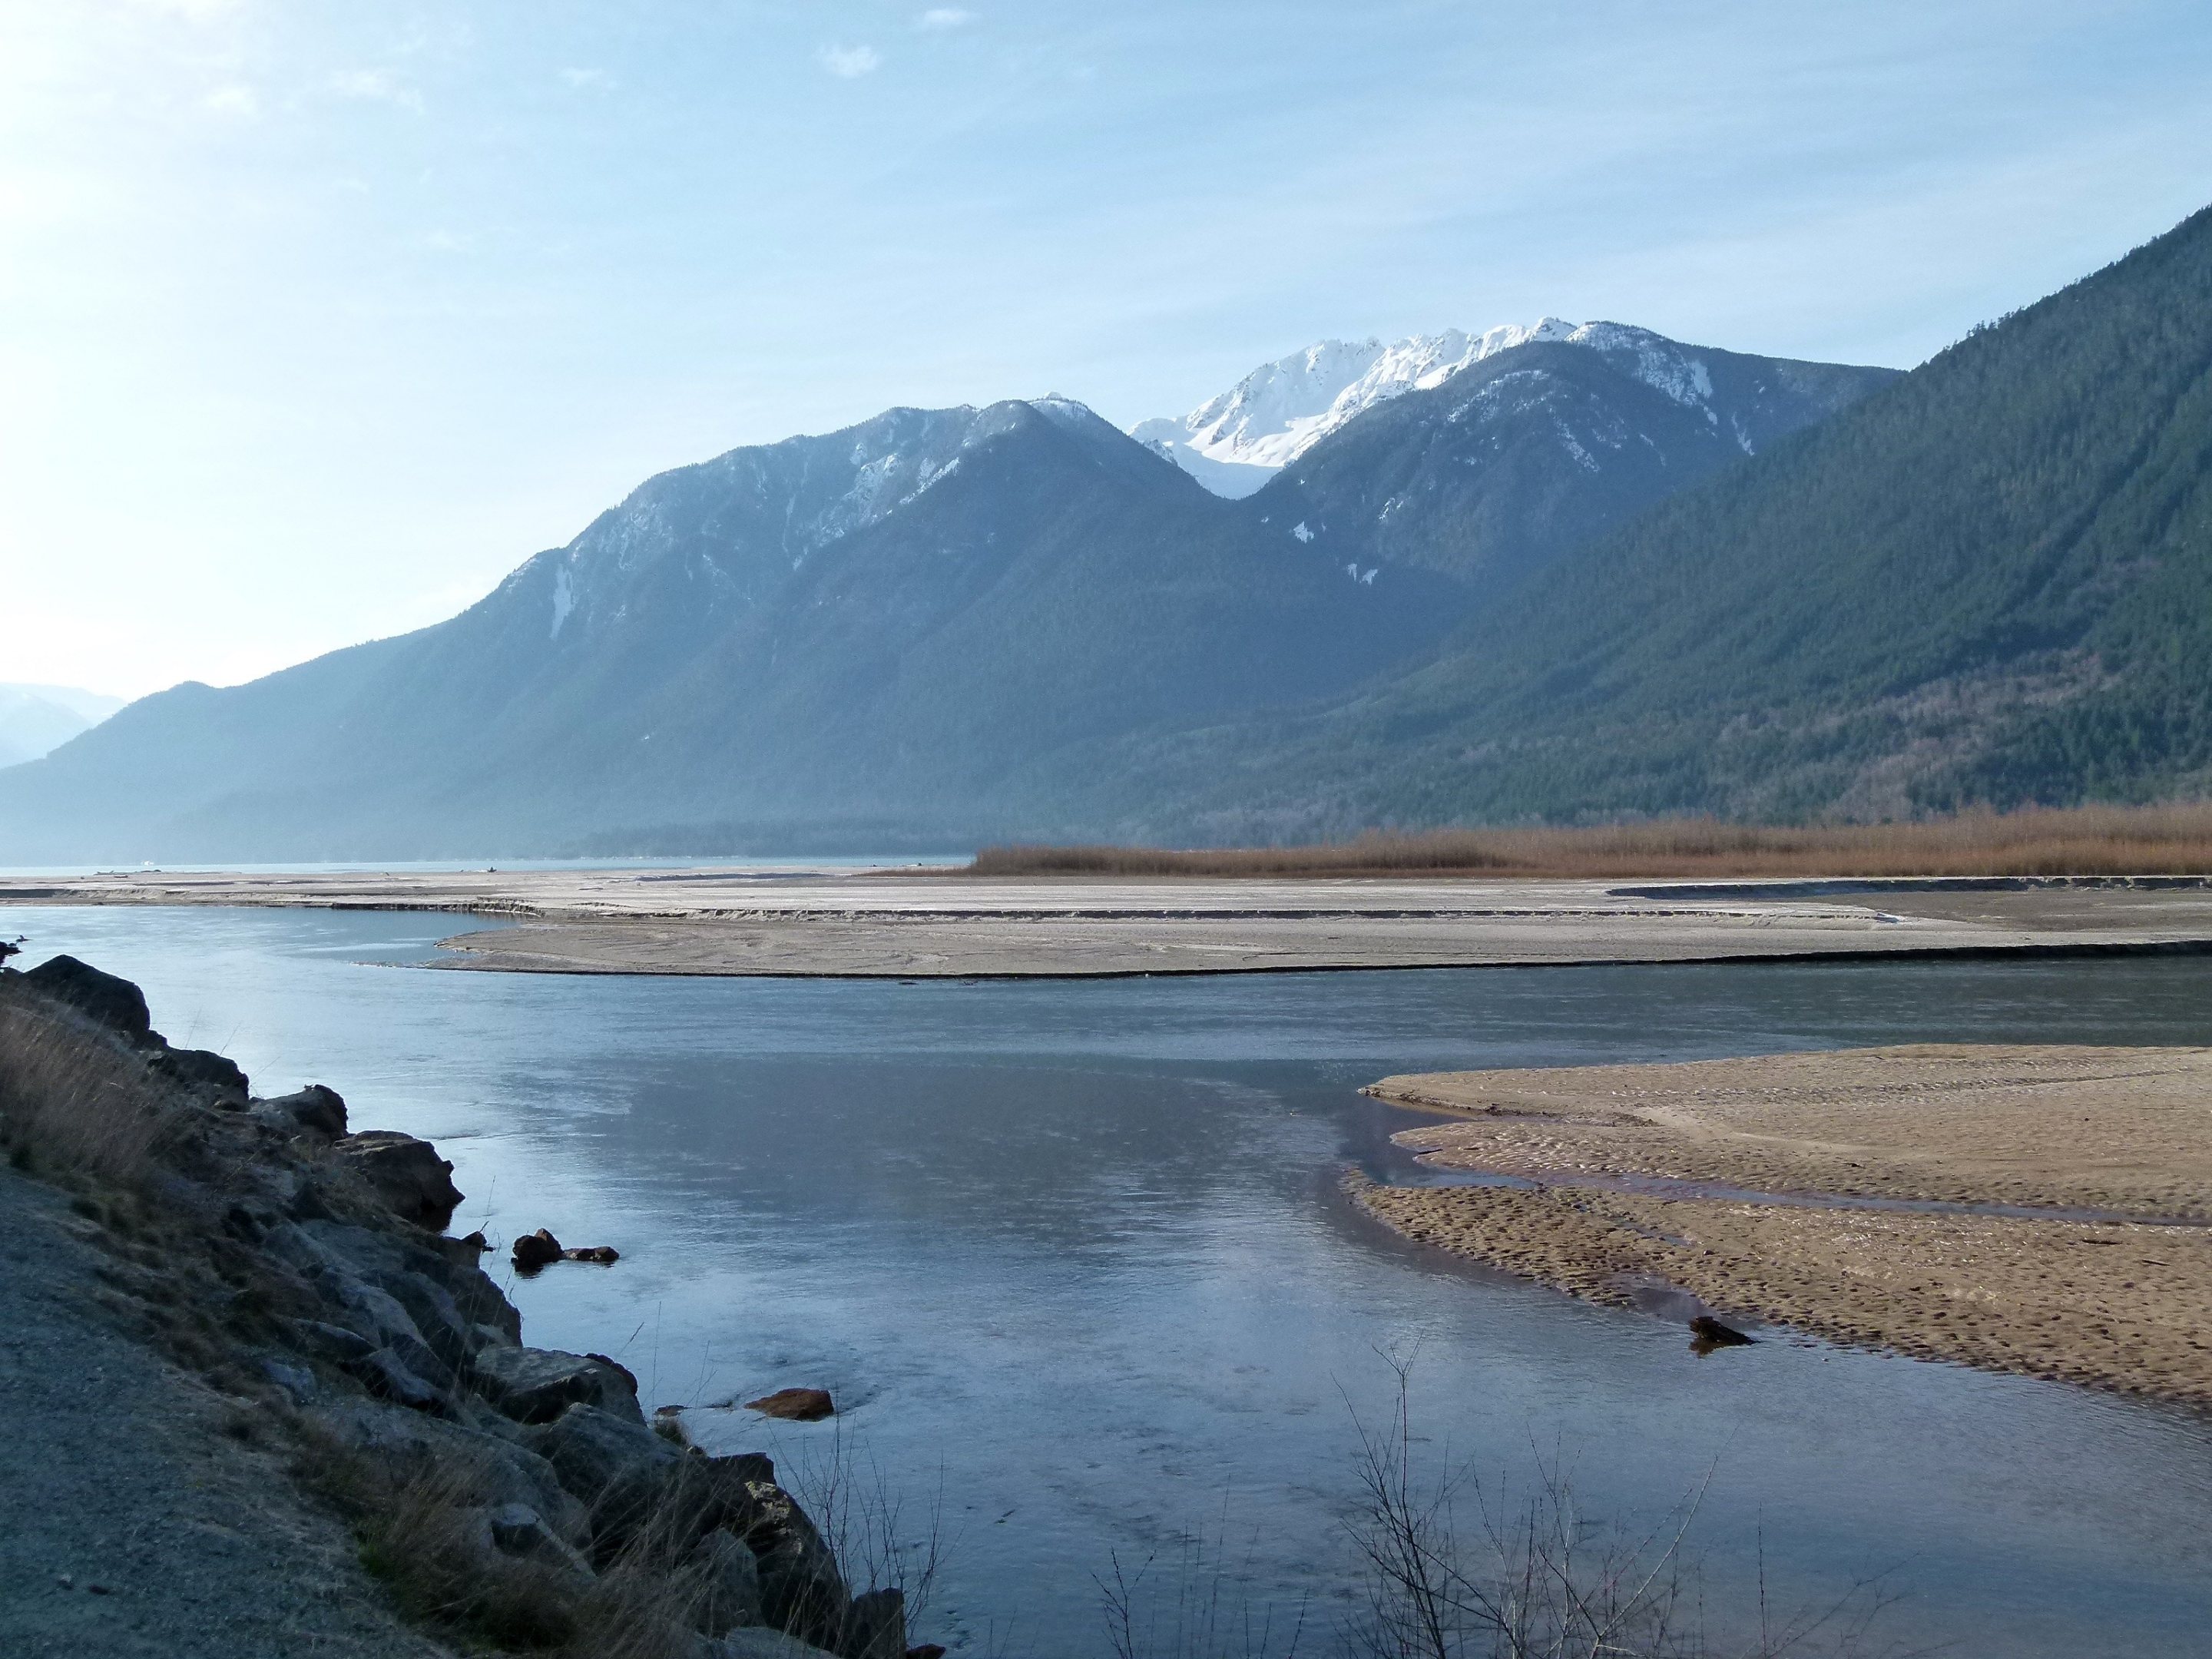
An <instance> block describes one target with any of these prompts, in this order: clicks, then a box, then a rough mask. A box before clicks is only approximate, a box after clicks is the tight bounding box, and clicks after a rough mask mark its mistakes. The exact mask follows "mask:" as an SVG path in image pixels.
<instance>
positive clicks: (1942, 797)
mask: <svg viewBox="0 0 2212 1659" xmlns="http://www.w3.org/2000/svg"><path fill="white" fill-rule="evenodd" d="M1231 757H1233V758H1234V760H1235V762H1236V763H1237V774H1236V778H1235V787H1234V788H1233V789H1225V788H1221V787H1215V786H1214V784H1213V783H1212V780H1213V779H1214V778H1216V777H1217V776H1219V775H1221V767H1222V765H1223V764H1224V763H1225V761H1227V760H1229V759H1230V758H1231ZM1101 763H1102V762H1101V760H1100V758H1099V757H1095V756H1094V757H1089V764H1090V765H1091V766H1092V767H1096V766H1097V765H1099V764H1101ZM1115 764H1117V765H1119V766H1121V767H1123V768H1125V769H1126V768H1134V769H1137V771H1138V773H1139V775H1140V777H1141V782H1139V784H1137V785H1136V786H1135V787H1134V788H1133V792H1132V793H1133V798H1134V799H1148V800H1170V801H1173V802H1174V803H1175V806H1174V811H1175V814H1176V818H1175V821H1174V829H1175V832H1176V833H1178V834H1184V835H1190V834H1197V835H1200V836H1212V837H1218V838H1234V837H1236V836H1238V835H1240V834H1245V833H1252V832H1254V831H1255V830H1265V831H1266V832H1267V833H1269V834H1286V835H1311V834H1316V833H1326V832H1331V831H1336V830H1341V829H1346V828H1350V827H1353V826H1354V825H1356V824H1360V823H1406V824H1436V823H1480V822H1493V823H1494V822H1513V821H1520V820H1525V819H1528V818H1532V817H1541V818H1545V819H1547V820H1552V821H1555V822H1559V821H1565V822H1572V821H1578V820H1579V821H1587V820H1594V819H1605V818H1613V817H1638V816H1643V815H1657V814H1668V813H1681V812H1711V813H1717V814H1720V815H1723V816H1728V817H1741V818H1748V819H1764V820H1790V819H1801V818H1804V817H1814V816H1821V815H1836V816H1843V817H1856V818H1881V817H1902V816H1911V815H1913V814H1916V813H1921V812H1925V811H1948V810H1953V809H1956V808H1958V807H1960V806H1964V805H1974V804H1983V803H1986V804H1990V805H1997V806H2001V807H2013V806H2018V805H2026V804H2031V803H2039V804H2046V805H2063V804H2068V803H2074V802H2080V801H2085V800H2100V799H2109V800H2120V801H2130V800H2145V799H2172V798H2186V797H2197V796H2202V795H2203V794H2204V793H2207V792H2208V790H2209V789H2212V210H2208V211H2207V212H2205V213H2200V214H2198V215H2197V216H2193V217H2192V218H2191V219H2190V220H2188V221H2187V222H2185V223H2184V224H2182V225H2181V226H2180V227H2179V228H2176V229H2175V230H2173V231H2172V232H2170V233H2168V234H2166V235H2165V236H2163V237H2161V238H2160V239H2159V240H2156V241H2154V242H2152V243H2150V244H2148V245H2147V246H2144V247H2143V248H2142V249H2140V250H2138V251H2137V252H2135V253H2133V254H2131V255H2130V256H2129V257H2128V258H2125V259H2123V260H2121V261H2119V262H2118V263H2117V264H2113V265H2111V266H2109V267H2107V268H2106V269H2105V270H2102V271H2100V272H2098V273H2097V274H2096V275H2094V276H2090V277H2087V278H2086V279H2084V280H2082V281H2081V282H2080V283H2075V285H2073V286H2072V287H2070V288H2069V289H2065V290H2064V291H2063V292H2061V293H2059V294H2057V295H2053V296H2052V297H2051V298H2049V299H2047V300H2045V301H2041V302H2040V303H2039V304H2036V305H2034V306H2032V307H2028V308H2027V309H2026V310H2024V311H2021V312H2020V313H2015V315H2012V316H2010V317H2008V318H2006V319H2003V320H2002V321H2001V322H1998V323H1996V324H1994V325H1990V326H1987V327H1984V328H1982V329H1979V330H1978V331H1975V332H1974V333H1973V334H1972V335H1971V336H1970V337H1967V338H1966V339H1965V340H1963V341H1961V342H1960V343H1959V344H1957V345H1955V346H1954V347H1952V348H1951V349H1948V350H1947V351H1945V352H1943V353H1942V354H1941V355H1940V356H1937V357H1936V358H1934V359H1933V360H1931V361H1930V362H1928V363H1927V364H1925V365H1924V366H1923V367H1922V368H1918V369H1916V370H1915V371H1913V372H1912V373H1911V374H1908V375H1906V376H1905V377H1904V378H1903V379H1902V380H1899V382H1898V383H1896V384H1895V385H1893V386H1889V387H1887V389H1886V390H1884V391H1883V392H1880V393H1879V394H1877V395H1875V396H1873V397H1870V398H1866V399H1864V400H1863V401H1862V402H1860V403H1859V404H1857V405H1856V406H1855V407H1853V408H1851V409H1850V410H1847V411H1845V412H1844V413H1842V414H1839V415H1838V416H1836V417H1835V418H1833V419H1832V420H1830V421H1827V422H1824V423H1822V424H1820V426H1818V427H1817V428H1813V429H1810V430H1808V431H1805V432H1803V433H1802V434H1800V435H1797V436H1796V437H1794V438H1792V439H1790V440H1787V441H1784V442H1782V443H1780V444H1778V445H1777V446H1776V447H1774V448H1773V449H1771V450H1770V451H1769V452H1767V453H1765V455H1763V456H1762V457H1761V458H1760V459H1759V460H1758V461H1757V462H1755V463H1752V464H1748V465H1743V466H1741V467H1735V468H1732V469H1729V470H1727V471H1723V472H1721V473H1718V474H1717V475H1716V476H1714V477H1711V479H1710V480H1709V481H1707V482H1706V483H1705V484H1703V485H1702V486H1701V487H1699V488H1697V489H1691V490H1687V491H1685V492H1682V493H1680V494H1678V495H1674V496H1673V497H1671V498H1670V499H1668V501H1664V502H1662V503H1661V504H1660V505H1658V506H1657V507H1654V508H1653V509H1651V510H1650V511H1649V512H1646V513H1642V514H1639V515H1637V516H1635V517H1634V518H1632V519H1631V520H1628V521H1626V523H1625V524H1622V525H1620V526H1618V527H1617V528H1615V529H1613V530H1612V531H1611V532H1607V533H1606V534H1603V535H1600V536H1597V537H1595V538H1591V539H1589V540H1587V541H1585V542H1584V543H1583V544H1582V545H1580V546H1578V547H1577V548H1576V549H1574V550H1571V552H1569V553H1567V554H1565V556H1561V557H1559V558H1558V559H1557V560H1555V561H1553V562H1552V563H1551V564H1550V565H1549V566H1548V567H1547V568H1546V569H1545V570H1544V571H1543V572H1542V573H1541V575H1540V576H1538V577H1536V578H1534V579H1532V580H1529V581H1528V583H1526V584H1525V585H1524V586H1522V587H1521V588H1520V589H1519V590H1518V591H1516V592H1515V593H1513V594H1512V595H1510V597H1509V598H1507V599H1504V601H1502V602H1501V603H1499V604H1498V605H1493V606H1489V607H1486V608H1484V609H1483V610H1482V611H1480V612H1479V613H1476V614H1474V615H1471V616H1470V617H1468V618H1467V619H1466V620H1465V622H1464V623H1462V625H1461V626H1460V627H1459V628H1458V629H1456V630H1455V633H1454V635H1453V636H1452V638H1451V639H1450V640H1449V641H1447V643H1446V645H1445V647H1443V649H1442V650H1441V651H1440V652H1439V653H1437V655H1436V657H1435V658H1434V659H1432V660H1431V661H1429V662H1427V663H1425V664H1422V665H1419V666H1417V667H1416V668H1414V669H1413V670H1412V671H1408V672H1407V673H1405V674H1403V675H1401V676H1398V677H1396V678H1394V679H1393V680H1391V681H1390V682H1389V683H1388V684H1383V685H1382V686H1379V687H1376V688H1370V689H1366V690H1363V691H1362V692H1360V693H1358V694H1356V695H1355V696H1352V697H1350V698H1347V699H1345V700H1342V701H1341V702H1339V703H1337V704H1335V705H1334V706H1332V707H1331V708H1328V709H1326V710H1324V711H1322V712H1320V713H1319V714H1315V715H1312V716H1310V717H1307V718H1292V719H1280V718H1278V719H1272V720H1257V721H1247V722H1243V723H1242V724H1241V725H1237V726H1226V727H1220V726H1218V727H1215V728H1213V729H1211V730H1207V731H1201V732H1185V733H1179V734H1173V735H1171V736H1170V737H1168V738H1164V739H1162V740H1156V741H1153V742H1151V743H1148V744H1145V745H1143V746H1142V748H1141V750H1139V749H1138V748H1136V747H1134V746H1133V748H1132V750H1131V751H1130V752H1129V753H1127V754H1126V755H1124V756H1121V757H1116V760H1115ZM1102 805H1103V803H1102ZM1141 827H1144V826H1139V828H1141ZM1167 827H1168V826H1167V824H1166V823H1163V825H1162V828H1163V829H1166V828H1167Z"/></svg>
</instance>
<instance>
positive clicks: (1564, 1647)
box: [1344, 1363, 1904, 1659]
mask: <svg viewBox="0 0 2212 1659" xmlns="http://www.w3.org/2000/svg"><path fill="white" fill-rule="evenodd" d="M1397 1370H1398V1394H1397V1399H1396V1403H1395V1406H1394V1407H1393V1410H1392V1414H1391V1417H1390V1419H1389V1422H1388V1423H1387V1424H1383V1425H1369V1424H1367V1423H1364V1422H1360V1421H1359V1420H1358V1417H1357V1414H1356V1413H1355V1416H1354V1421H1355V1424H1356V1425H1357V1426H1358V1435H1359V1442H1360V1450H1359V1455H1358V1476H1359V1490H1360V1501H1359V1504H1358V1510H1357V1513H1356V1515H1355V1516H1354V1518H1353V1520H1352V1526H1351V1532H1352V1542H1353V1546H1354V1548H1355V1550H1356V1552H1357V1554H1358V1559H1359V1561H1360V1564H1361V1566H1362V1568H1363V1570H1364V1579H1365V1583H1364V1590H1365V1604H1364V1607H1363V1609H1362V1612H1361V1613H1360V1615H1359V1616H1358V1617H1357V1618H1356V1619H1354V1620H1352V1621H1351V1622H1350V1624H1349V1625H1348V1626H1346V1631H1345V1632H1344V1634H1345V1645H1346V1650H1347V1651H1348V1652H1350V1653H1352V1654H1354V1655H1357V1656H1359V1659H1723V1656H1726V1659H1784V1656H1788V1655H1792V1654H1802V1655H1805V1656H1808V1659H1809V1656H1812V1655H1814V1654H1821V1655H1828V1656H1833V1659H1866V1656H1871V1655H1875V1654H1877V1653H1879V1654H1881V1655H1886V1656H1891V1659H1902V1656H1903V1654H1904V1650H1902V1649H1901V1648H1899V1646H1897V1645H1896V1644H1884V1645H1882V1646H1881V1647H1880V1648H1876V1647H1875V1646H1874V1645H1872V1644H1873V1642H1874V1641H1875V1636H1874V1626H1875V1624H1876V1623H1877V1621H1878V1620H1880V1618H1881V1614H1882V1613H1883V1612H1884V1611H1885V1609H1886V1608H1887V1607H1889V1606H1890V1605H1891V1604H1892V1602H1893V1601H1894V1599H1895V1598H1894V1596H1893V1595H1889V1594H1887V1593H1886V1592H1885V1590H1884V1589H1883V1587H1882V1585H1881V1581H1880V1579H1879V1578H1878V1577H1870V1578H1866V1579H1862V1580H1861V1581H1859V1582H1858V1583H1855V1584H1853V1585H1851V1586H1850V1588H1849V1589H1847V1590H1846V1591H1845V1592H1844V1594H1843V1595H1840V1596H1838V1597H1837V1598H1835V1599H1833V1600H1832V1601H1828V1602H1826V1603H1824V1604H1820V1605H1817V1606H1814V1607H1806V1608H1802V1609H1800V1610H1797V1611H1796V1612H1792V1613H1786V1614H1778V1613H1776V1611H1775V1610H1774V1609H1772V1608H1771V1607H1770V1606H1769V1603H1768V1599H1767V1595H1766V1588H1765V1571H1764V1565H1763V1563H1762V1566H1761V1571H1760V1575H1759V1595H1758V1600H1757V1605H1756V1607H1753V1608H1749V1609H1742V1610H1739V1613H1738V1616H1735V1617H1734V1618H1727V1617H1725V1610H1724V1616H1723V1621H1722V1622H1723V1626H1724V1629H1723V1635H1721V1636H1719V1637H1715V1636H1713V1635H1711V1633H1709V1632H1708V1631H1707V1629H1706V1628H1705V1613H1706V1608H1707V1603H1706V1601H1705V1595H1704V1590H1703V1586H1702V1583H1701V1577H1700V1574H1699V1567H1698V1565H1697V1563H1696V1561H1695V1560H1694V1559H1693V1558H1692V1555H1691V1554H1690V1548H1689V1543H1690V1533H1691V1528H1692V1522H1694V1521H1695V1520H1696V1518H1697V1514H1698V1510H1699V1505H1700V1504H1701V1503H1702V1501H1703V1499H1704V1496H1705V1483H1704V1482H1701V1483H1700V1484H1699V1486H1697V1487H1696V1488H1694V1489H1693V1490H1692V1491H1691V1492H1688V1493H1687V1494H1686V1495H1685V1496H1684V1497H1683V1498H1681V1499H1680V1501H1679V1502H1678V1503H1677V1504H1674V1506H1673V1507H1672V1508H1671V1509H1669V1510H1668V1511H1667V1512H1666V1513H1665V1514H1663V1515H1662V1516H1659V1517H1658V1518H1657V1519H1656V1521H1655V1522H1652V1523H1650V1525H1649V1526H1646V1527H1644V1528H1642V1529H1640V1530H1636V1529H1630V1528H1622V1527H1620V1526H1618V1525H1615V1524H1611V1523H1607V1522H1600V1521H1596V1520H1593V1519H1592V1518H1591V1517H1589V1516H1587V1515H1585V1514H1584V1513H1583V1510H1582V1507H1581V1505H1580V1503H1579V1502H1578V1500H1577V1497H1576V1494H1575V1490H1574V1486H1573V1482H1572V1481H1571V1479H1569V1477H1568V1475H1567V1473H1566V1470H1565V1467H1564V1465H1563V1464H1562V1463H1561V1462H1559V1460H1558V1459H1557V1458H1553V1459H1549V1460H1547V1459H1545V1458H1543V1457H1541V1456H1538V1457H1537V1458H1536V1459H1535V1480H1534V1482H1533V1484H1532V1485H1531V1486H1529V1488H1528V1490H1527V1491H1526V1492H1523V1493H1522V1494H1520V1495H1519V1496H1517V1497H1514V1498H1502V1497H1500V1496H1498V1495H1497V1494H1495V1493H1493V1492H1492V1491H1491V1490H1489V1489H1488V1488H1487V1487H1486V1486H1485V1485H1484V1483H1483V1482H1482V1481H1481V1480H1480V1479H1479V1478H1478V1477H1477V1476H1475V1475H1474V1473H1473V1471H1472V1470H1471V1469H1470V1468H1466V1467H1459V1468H1454V1467H1452V1466H1451V1465H1450V1463H1449V1460H1448V1459H1447V1460H1445V1461H1444V1462H1443V1463H1442V1464H1441V1465H1440V1466H1439V1467H1437V1468H1435V1469H1433V1470H1431V1471H1427V1472H1424V1471H1421V1470H1419V1469H1417V1468H1416V1467H1415V1458H1414V1447H1415V1444H1416V1437H1415V1435H1414V1433H1413V1428H1412V1423H1411V1419H1410V1414H1409V1412H1408V1409H1407V1367H1406V1365H1405V1364H1403V1363H1399V1364H1397ZM1706 1480H1707V1481H1710V1480H1711V1474H1710V1472H1709V1473H1708V1475H1707V1477H1706ZM1738 1631H1742V1632H1747V1633H1744V1634H1738V1633H1737V1632H1738Z"/></svg>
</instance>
